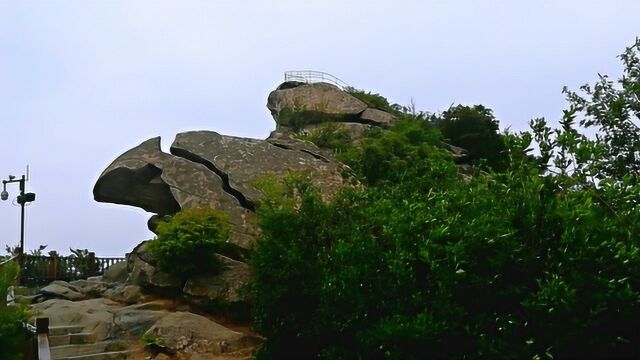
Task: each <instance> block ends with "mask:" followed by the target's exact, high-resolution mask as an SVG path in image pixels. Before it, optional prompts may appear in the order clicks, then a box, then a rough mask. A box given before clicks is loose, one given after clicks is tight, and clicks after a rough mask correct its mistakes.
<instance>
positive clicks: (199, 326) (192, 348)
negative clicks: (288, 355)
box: [145, 312, 259, 358]
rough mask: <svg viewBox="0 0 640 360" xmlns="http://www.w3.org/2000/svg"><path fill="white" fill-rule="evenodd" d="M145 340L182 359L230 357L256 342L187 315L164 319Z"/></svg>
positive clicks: (205, 320) (176, 313) (202, 317)
mask: <svg viewBox="0 0 640 360" xmlns="http://www.w3.org/2000/svg"><path fill="white" fill-rule="evenodd" d="M145 337H146V338H150V339H155V340H157V343H158V344H161V345H160V346H161V347H163V348H164V349H166V351H168V352H170V353H172V354H175V353H181V354H182V356H183V357H184V358H189V357H188V356H190V355H191V354H208V355H210V356H211V355H222V354H225V353H232V352H235V351H238V350H241V349H246V348H251V347H254V346H256V345H257V343H258V341H259V339H257V338H255V337H251V336H247V335H245V334H242V333H239V332H236V331H233V330H230V329H228V328H226V327H224V326H222V325H220V324H217V323H215V322H213V321H211V320H209V319H207V318H206V317H204V316H200V315H196V314H192V313H188V312H175V313H171V314H169V315H167V316H165V317H163V318H162V319H160V320H159V321H158V322H156V323H155V324H154V325H153V326H152V327H151V328H150V329H149V330H148V331H147V332H146V333H145Z"/></svg>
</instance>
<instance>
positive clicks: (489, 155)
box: [433, 105, 507, 171]
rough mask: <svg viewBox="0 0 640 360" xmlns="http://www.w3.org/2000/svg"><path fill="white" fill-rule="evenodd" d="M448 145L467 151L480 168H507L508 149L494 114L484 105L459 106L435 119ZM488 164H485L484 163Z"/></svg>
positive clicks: (498, 169)
mask: <svg viewBox="0 0 640 360" xmlns="http://www.w3.org/2000/svg"><path fill="white" fill-rule="evenodd" d="M433 120H434V121H435V123H436V124H437V126H438V128H439V129H440V131H441V132H442V136H443V137H444V138H445V141H448V142H449V143H451V145H455V146H459V147H461V148H463V149H465V150H467V154H468V156H467V158H468V159H469V160H470V161H471V163H473V164H476V165H485V168H486V167H487V166H488V167H489V168H490V169H492V170H495V171H502V170H504V169H505V167H506V165H507V157H506V146H505V143H504V139H503V136H502V135H501V134H499V133H498V132H499V130H500V126H499V122H498V120H496V118H495V117H494V116H493V111H492V110H491V109H489V108H486V107H484V106H482V105H475V106H473V107H469V106H462V105H458V106H455V107H452V108H450V109H449V110H447V111H445V112H443V113H442V114H441V115H440V116H434V117H433ZM483 162H484V163H483Z"/></svg>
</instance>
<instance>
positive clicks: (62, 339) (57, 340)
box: [49, 333, 98, 347]
mask: <svg viewBox="0 0 640 360" xmlns="http://www.w3.org/2000/svg"><path fill="white" fill-rule="evenodd" d="M97 341H98V338H97V337H96V335H95V334H94V333H75V334H65V335H57V336H51V335H50V336H49V346H51V347H53V346H62V345H73V344H92V343H95V342H97Z"/></svg>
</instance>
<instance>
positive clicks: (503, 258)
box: [251, 47, 640, 359]
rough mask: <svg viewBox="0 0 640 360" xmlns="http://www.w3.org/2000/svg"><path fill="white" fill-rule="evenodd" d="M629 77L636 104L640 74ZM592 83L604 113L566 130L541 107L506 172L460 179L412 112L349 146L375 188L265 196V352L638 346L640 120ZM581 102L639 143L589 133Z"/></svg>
mask: <svg viewBox="0 0 640 360" xmlns="http://www.w3.org/2000/svg"><path fill="white" fill-rule="evenodd" d="M637 50H638V49H637V47H636V51H637ZM626 56H627V57H626V58H627V59H635V58H634V57H633V56H631V55H629V54H627V55H626ZM630 64H631V65H632V66H636V67H637V65H638V64H640V62H639V61H635V60H634V61H631V62H630ZM629 73H630V72H629ZM637 73H638V72H633V74H637ZM624 81H625V82H623V85H624V87H623V90H624V91H622V90H621V91H622V93H624V96H622V95H621V94H622V93H620V92H616V94H618V95H620V96H619V97H622V98H623V99H624V101H626V104H627V105H624V109H626V110H625V111H626V112H629V111H631V110H630V109H633V107H632V105H634V106H635V104H636V102H637V98H636V97H633V96H631V95H632V94H630V93H629V92H630V91H631V90H634V89H638V88H640V87H638V83H640V78H638V77H635V78H633V77H625V79H624ZM634 81H635V82H634ZM603 86H604V85H603ZM604 90H607V89H604ZM607 91H609V90H607ZM634 91H635V90H634ZM591 95H593V96H595V97H596V98H595V99H591V100H588V101H589V102H588V104H589V106H591V107H592V110H591V112H589V109H588V108H587V107H583V108H582V109H580V108H577V107H575V108H572V109H569V110H567V111H566V112H565V116H564V117H563V119H562V120H561V122H560V124H561V128H559V129H555V130H554V129H550V128H549V127H547V125H546V123H545V122H544V121H543V120H536V121H533V122H532V124H531V125H532V132H531V133H524V134H520V135H515V134H509V135H508V136H505V137H504V140H505V151H504V156H505V161H506V164H505V166H504V168H503V170H502V171H501V170H496V169H494V170H496V171H494V173H492V174H491V175H490V176H477V177H475V178H472V179H470V180H466V181H461V180H460V179H458V177H457V176H456V172H455V165H454V164H453V161H452V159H451V157H447V156H444V155H442V154H441V153H440V152H439V151H438V149H437V148H436V146H435V145H434V144H433V143H432V142H433V141H434V139H435V137H432V136H433V134H435V133H433V132H430V131H428V127H426V125H424V127H423V125H422V124H421V123H413V122H411V121H409V122H407V123H404V124H403V123H400V124H399V125H398V126H397V127H393V128H391V129H390V131H388V132H381V133H380V134H377V135H375V136H373V137H372V138H370V139H369V140H367V141H365V143H364V146H363V147H362V148H361V149H351V150H349V151H347V152H346V153H345V154H344V155H345V156H347V160H349V161H351V166H352V168H353V169H354V170H355V171H356V172H358V173H359V175H360V176H361V177H362V178H363V179H364V180H365V183H366V184H367V185H369V186H368V187H367V188H366V189H345V190H343V191H341V192H340V193H339V194H338V195H337V196H336V198H335V199H334V200H333V201H331V202H329V203H324V202H322V201H321V197H320V195H319V193H318V191H317V190H315V189H313V187H310V186H309V184H308V183H307V184H305V183H303V182H297V183H290V186H292V187H293V188H294V190H292V191H288V192H286V191H284V192H283V191H281V192H279V193H280V194H286V193H289V194H292V193H293V194H297V196H298V198H297V200H296V201H282V200H280V199H274V200H267V201H264V202H263V203H262V205H261V206H260V207H259V209H258V211H259V215H260V225H261V228H262V230H263V232H262V236H261V238H260V239H259V240H258V242H257V245H256V248H255V254H254V256H253V258H252V262H251V264H252V266H253V276H254V279H253V284H252V291H253V295H254V298H255V308H254V316H255V326H256V330H258V331H259V332H260V333H261V334H262V335H264V336H265V337H266V340H265V342H264V344H263V347H262V348H261V349H260V351H259V353H258V358H260V359H280V358H286V357H287V356H288V355H290V354H295V355H296V357H298V358H326V359H421V358H430V357H434V358H504V357H508V358H530V359H541V358H555V357H558V358H587V357H588V358H592V357H596V358H621V357H624V358H638V357H639V356H640V347H639V345H638V344H640V331H638V318H639V317H640V282H639V281H638V279H640V241H639V240H638V237H637V234H638V233H640V207H638V205H637V204H638V203H640V184H639V183H638V181H637V177H635V176H634V174H633V171H635V169H638V168H640V165H639V162H638V158H639V157H636V156H635V155H634V154H635V153H634V152H633V149H632V148H631V145H630V144H632V143H633V141H635V140H634V139H635V137H636V135H637V132H638V130H637V128H635V127H633V126H631V125H629V121H630V119H629V117H628V116H626V115H628V114H626V113H625V114H623V115H624V116H622V115H620V114H619V112H616V113H615V114H614V115H616V116H617V117H616V116H612V115H611V113H609V112H608V109H609V107H608V105H607V104H608V103H607V102H608V100H610V98H609V97H606V98H599V96H600V95H601V93H600V92H598V93H593V94H591ZM572 96H573V98H572ZM570 100H571V101H574V102H575V101H578V103H579V102H580V100H579V99H578V98H576V97H575V95H574V94H572V93H570ZM574 105H575V104H574ZM596 110H598V111H600V110H602V111H603V112H602V113H598V112H597V111H596ZM605 110H606V111H605ZM580 111H585V112H586V116H587V118H586V119H587V120H586V121H593V119H592V118H591V117H593V116H600V115H598V114H602V116H606V119H600V120H599V121H600V122H601V125H600V127H601V128H603V131H610V136H609V138H610V139H611V141H614V139H617V140H616V141H622V140H625V141H627V142H625V143H622V142H617V143H615V144H611V143H609V142H607V141H606V140H605V139H607V137H606V136H598V137H596V138H595V140H593V139H590V138H589V137H587V136H585V135H581V134H580V133H579V131H578V130H577V129H575V127H574V125H573V119H574V117H576V115H577V113H578V112H580ZM605 120H606V121H605ZM605 122H606V124H605ZM598 135H600V134H598ZM532 139H535V140H536V141H537V142H538V145H539V148H540V156H538V157H537V158H534V157H532V156H531V155H530V152H531V147H532ZM618 146H623V147H624V149H626V150H625V151H626V154H625V156H624V158H621V159H619V158H612V157H611V156H612V149H614V148H616V147H618ZM621 164H623V165H624V166H626V167H627V168H628V169H630V171H631V173H628V172H625V171H623V166H622V165H621ZM376 166H377V168H376ZM451 169H453V171H452V170H451ZM271 194H273V195H275V194H277V192H272V193H271Z"/></svg>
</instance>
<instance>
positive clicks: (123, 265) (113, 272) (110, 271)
mask: <svg viewBox="0 0 640 360" xmlns="http://www.w3.org/2000/svg"><path fill="white" fill-rule="evenodd" d="M127 276H128V273H127V262H126V261H120V262H118V263H115V264H113V265H111V266H109V268H107V270H105V271H104V274H102V280H103V281H105V282H112V283H122V282H125V280H127Z"/></svg>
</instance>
